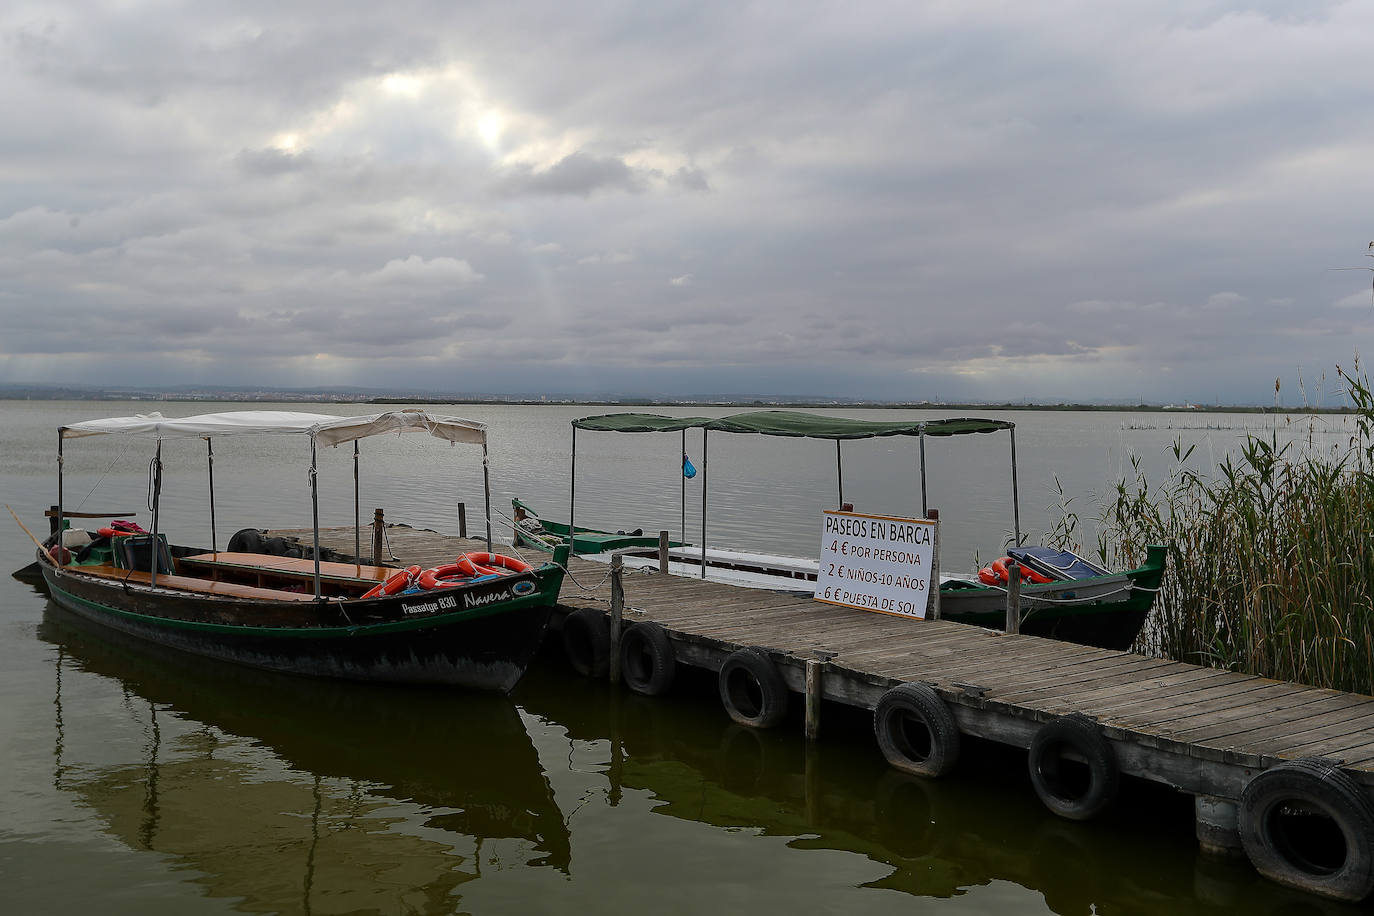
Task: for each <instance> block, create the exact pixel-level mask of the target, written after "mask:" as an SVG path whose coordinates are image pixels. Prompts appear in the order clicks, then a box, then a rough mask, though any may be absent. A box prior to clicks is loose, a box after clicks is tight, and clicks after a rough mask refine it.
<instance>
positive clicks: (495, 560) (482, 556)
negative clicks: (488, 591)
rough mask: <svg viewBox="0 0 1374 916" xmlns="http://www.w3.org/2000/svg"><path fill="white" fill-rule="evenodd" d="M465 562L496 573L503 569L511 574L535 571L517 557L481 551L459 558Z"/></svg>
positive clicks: (460, 561) (459, 560)
mask: <svg viewBox="0 0 1374 916" xmlns="http://www.w3.org/2000/svg"><path fill="white" fill-rule="evenodd" d="M464 560H467V561H468V562H470V563H472V564H474V565H476V566H478V567H486V568H488V569H491V570H492V571H494V572H499V571H500V570H502V569H508V570H510V571H511V572H516V573H525V572H529V571H530V570H532V569H534V567H533V566H531V565H530V564H528V563H526V562H525V561H524V560H518V559H516V558H515V557H508V556H505V555H504V554H499V553H484V552H481V551H478V552H475V553H465V554H463V555H462V556H461V557H459V558H458V562H459V563H462V562H463V561H464Z"/></svg>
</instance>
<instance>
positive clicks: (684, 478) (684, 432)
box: [678, 429, 687, 543]
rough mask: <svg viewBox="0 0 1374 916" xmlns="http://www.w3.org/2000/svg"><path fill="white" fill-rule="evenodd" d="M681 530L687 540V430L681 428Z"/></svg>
mask: <svg viewBox="0 0 1374 916" xmlns="http://www.w3.org/2000/svg"><path fill="white" fill-rule="evenodd" d="M679 470H681V471H682V526H681V527H680V528H679V529H678V530H679V531H681V532H682V541H683V543H686V542H687V430H686V429H683V430H682V467H681V468H680V469H679Z"/></svg>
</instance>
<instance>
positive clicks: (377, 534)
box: [372, 509, 386, 566]
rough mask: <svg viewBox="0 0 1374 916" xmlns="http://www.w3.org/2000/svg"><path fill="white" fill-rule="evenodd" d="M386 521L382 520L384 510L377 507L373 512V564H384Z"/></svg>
mask: <svg viewBox="0 0 1374 916" xmlns="http://www.w3.org/2000/svg"><path fill="white" fill-rule="evenodd" d="M385 525H386V522H384V521H383V520H382V510H381V509H375V510H373V512H372V565H373V566H381V565H382V529H383V528H384V527H385Z"/></svg>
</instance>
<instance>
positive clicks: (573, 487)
mask: <svg viewBox="0 0 1374 916" xmlns="http://www.w3.org/2000/svg"><path fill="white" fill-rule="evenodd" d="M572 431H573V441H572V473H571V474H570V475H569V478H570V480H569V482H568V556H569V557H575V556H577V538H575V537H573V532H574V531H576V530H577V529H576V528H574V527H573V525H575V524H576V518H575V517H574V512H575V511H576V509H577V424H576V423H574V424H573V428H572Z"/></svg>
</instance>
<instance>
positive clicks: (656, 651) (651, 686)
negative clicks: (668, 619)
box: [620, 620, 677, 697]
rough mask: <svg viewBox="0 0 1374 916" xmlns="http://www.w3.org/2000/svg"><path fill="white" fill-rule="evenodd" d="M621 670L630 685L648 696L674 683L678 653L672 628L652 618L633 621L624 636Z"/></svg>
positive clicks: (660, 691)
mask: <svg viewBox="0 0 1374 916" xmlns="http://www.w3.org/2000/svg"><path fill="white" fill-rule="evenodd" d="M620 673H621V677H623V678H624V679H625V686H626V687H629V688H630V689H631V690H633V691H634V692H635V693H640V694H643V695H644V696H646V697H656V696H658V695H659V694H661V693H663V692H665V691H666V690H668V688H669V687H672V686H673V678H674V677H676V676H677V656H676V655H674V654H673V644H672V641H671V640H669V639H668V631H667V630H665V629H663V627H662V626H660V625H659V624H657V623H654V622H653V621H652V620H640V621H637V622H636V623H633V624H631V625H630V627H629V628H628V629H626V630H625V632H624V633H622V634H621V636H620Z"/></svg>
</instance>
